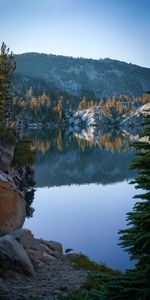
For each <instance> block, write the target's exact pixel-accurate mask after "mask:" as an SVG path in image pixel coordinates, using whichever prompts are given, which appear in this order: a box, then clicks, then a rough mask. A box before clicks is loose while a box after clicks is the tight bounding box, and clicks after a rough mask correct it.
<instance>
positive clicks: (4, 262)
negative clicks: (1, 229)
mask: <svg viewBox="0 0 150 300" xmlns="http://www.w3.org/2000/svg"><path fill="white" fill-rule="evenodd" d="M0 265H1V267H3V268H4V269H5V268H6V269H7V268H8V266H9V268H11V269H15V270H19V271H20V272H22V273H24V274H26V275H32V276H33V275H34V269H33V266H32V264H31V261H30V259H29V257H28V255H27V253H26V251H25V250H24V248H23V247H22V246H21V245H20V244H19V243H18V242H17V241H16V240H15V239H14V238H13V237H12V236H10V235H5V236H3V237H0Z"/></svg>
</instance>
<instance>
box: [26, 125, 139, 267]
mask: <svg viewBox="0 0 150 300" xmlns="http://www.w3.org/2000/svg"><path fill="white" fill-rule="evenodd" d="M30 136H31V138H32V147H33V149H34V150H36V158H37V159H36V166H35V180H36V187H37V188H36V193H35V201H34V207H35V213H34V218H30V219H28V220H26V222H25V226H26V227H27V228H30V229H31V230H32V231H33V233H34V234H35V236H36V237H39V238H41V237H42V238H43V239H47V240H58V241H60V242H62V244H63V245H64V248H70V247H71V248H73V249H75V251H78V252H80V251H81V252H83V253H86V254H87V255H88V256H89V257H91V258H92V259H94V260H96V261H103V262H105V263H106V264H108V265H110V266H111V267H113V268H118V269H121V270H124V269H126V268H129V267H131V266H132V265H133V264H131V262H130V261H129V257H128V254H127V253H124V252H123V250H122V249H121V248H120V247H119V246H118V245H117V243H118V235H117V232H118V230H119V229H122V228H124V227H125V218H126V212H128V211H130V210H131V209H132V207H133V204H134V203H135V201H131V198H132V195H134V187H133V186H131V185H129V184H128V182H127V181H128V180H129V179H130V178H131V177H133V176H134V175H135V174H134V172H133V171H132V172H131V171H129V165H130V162H131V160H132V159H133V156H134V154H133V152H132V149H131V148H130V146H129V145H130V143H129V138H128V137H127V135H126V134H124V133H121V132H117V131H112V132H111V131H110V130H109V131H107V130H105V131H104V130H103V131H102V130H97V129H93V128H91V131H90V132H88V134H87V132H85V131H84V130H83V131H82V132H80V134H79V133H76V134H73V133H72V134H69V133H68V132H63V131H59V130H58V131H55V132H35V131H34V132H30ZM48 187H50V188H48ZM37 224H40V226H37ZM87 233H88V234H87Z"/></svg>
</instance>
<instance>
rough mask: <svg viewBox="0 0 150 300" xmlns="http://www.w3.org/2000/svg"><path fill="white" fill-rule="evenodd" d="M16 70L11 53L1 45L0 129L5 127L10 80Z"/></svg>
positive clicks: (8, 107) (9, 96)
mask: <svg viewBox="0 0 150 300" xmlns="http://www.w3.org/2000/svg"><path fill="white" fill-rule="evenodd" d="M15 68H16V65H15V62H14V55H13V53H12V52H11V53H10V52H9V48H7V46H6V44H5V43H2V46H1V53H0V127H1V126H6V125H7V120H8V118H9V114H10V112H9V110H10V101H11V80H12V75H13V72H14V70H15Z"/></svg>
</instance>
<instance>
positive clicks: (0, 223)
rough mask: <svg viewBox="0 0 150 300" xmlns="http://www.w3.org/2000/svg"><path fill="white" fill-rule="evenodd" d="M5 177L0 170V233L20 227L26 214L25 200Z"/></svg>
mask: <svg viewBox="0 0 150 300" xmlns="http://www.w3.org/2000/svg"><path fill="white" fill-rule="evenodd" d="M6 177H7V176H5V175H4V173H2V172H0V235H3V234H7V233H10V232H11V231H14V230H16V229H18V228H21V227H22V226H23V223H24V221H25V216H26V202H25V200H24V199H23V198H22V197H21V196H20V195H19V192H18V191H17V189H16V188H15V186H14V185H13V183H12V182H11V180H10V181H8V180H7V179H8V178H6ZM8 177H9V176H8Z"/></svg>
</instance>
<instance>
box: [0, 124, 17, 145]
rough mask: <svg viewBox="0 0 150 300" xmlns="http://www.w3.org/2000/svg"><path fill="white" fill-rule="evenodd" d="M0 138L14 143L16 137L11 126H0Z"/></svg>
mask: <svg viewBox="0 0 150 300" xmlns="http://www.w3.org/2000/svg"><path fill="white" fill-rule="evenodd" d="M0 140H2V141H4V142H6V143H8V144H11V145H15V143H16V138H15V135H14V132H13V129H12V128H5V127H0Z"/></svg>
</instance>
